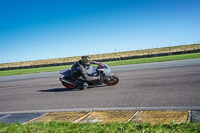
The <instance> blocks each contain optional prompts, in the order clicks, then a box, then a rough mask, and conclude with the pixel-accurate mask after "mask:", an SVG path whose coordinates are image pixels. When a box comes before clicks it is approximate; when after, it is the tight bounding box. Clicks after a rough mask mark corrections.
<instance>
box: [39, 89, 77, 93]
mask: <svg viewBox="0 0 200 133" xmlns="http://www.w3.org/2000/svg"><path fill="white" fill-rule="evenodd" d="M63 91H81V90H79V89H68V88H54V89H49V90H38V92H63Z"/></svg>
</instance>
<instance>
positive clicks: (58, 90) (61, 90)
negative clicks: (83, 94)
mask: <svg viewBox="0 0 200 133" xmlns="http://www.w3.org/2000/svg"><path fill="white" fill-rule="evenodd" d="M105 86H106V85H101V86H89V87H88V88H87V89H92V88H97V87H105ZM87 89H86V90H87ZM63 91H84V90H80V89H69V88H54V89H49V90H38V91H37V92H63Z"/></svg>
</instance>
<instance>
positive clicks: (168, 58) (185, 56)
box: [0, 53, 200, 76]
mask: <svg viewBox="0 0 200 133" xmlns="http://www.w3.org/2000/svg"><path fill="white" fill-rule="evenodd" d="M192 58H200V53H192V54H181V55H170V56H161V57H152V58H140V59H130V60H121V61H109V62H104V63H106V64H108V65H109V66H117V65H129V64H140V63H151V62H161V61H172V60H182V59H192ZM70 67H71V65H65V66H55V67H41V68H29V69H18V70H6V71H0V76H9V75H19V74H30V73H40V72H53V71H59V70H62V69H65V68H70Z"/></svg>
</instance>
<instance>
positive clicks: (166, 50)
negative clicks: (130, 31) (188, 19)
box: [0, 44, 200, 68]
mask: <svg viewBox="0 0 200 133" xmlns="http://www.w3.org/2000/svg"><path fill="white" fill-rule="evenodd" d="M199 49H200V44H192V45H182V46H174V47H164V48H154V49H145V50H135V51H126V52H116V53H107V54H97V55H90V56H91V58H92V59H93V60H105V59H113V58H127V57H133V56H146V55H152V54H162V53H169V54H172V53H174V52H183V51H189V50H199ZM80 58H81V56H75V57H66V58H57V59H46V60H36V61H24V62H14V63H3V64H0V68H14V67H34V66H42V65H47V66H52V64H54V65H59V64H63V63H69V62H75V61H77V60H79V59H80Z"/></svg>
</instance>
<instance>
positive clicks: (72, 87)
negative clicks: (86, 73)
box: [62, 79, 77, 89]
mask: <svg viewBox="0 0 200 133" xmlns="http://www.w3.org/2000/svg"><path fill="white" fill-rule="evenodd" d="M68 81H69V82H73V80H72V79H68ZM62 84H63V86H65V87H66V88H69V89H75V88H76V87H77V85H71V84H68V83H66V82H62Z"/></svg>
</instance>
